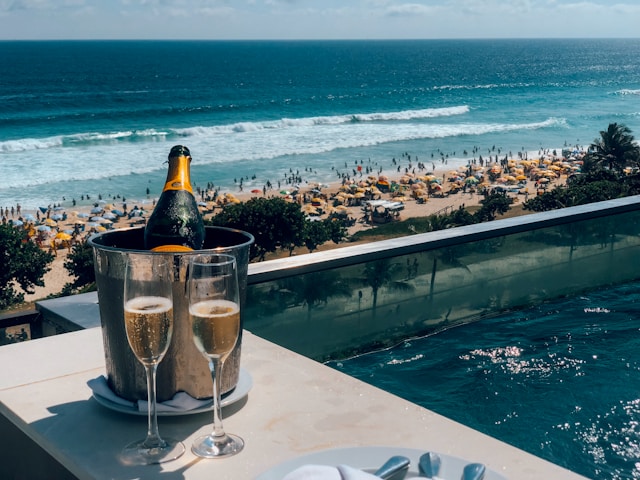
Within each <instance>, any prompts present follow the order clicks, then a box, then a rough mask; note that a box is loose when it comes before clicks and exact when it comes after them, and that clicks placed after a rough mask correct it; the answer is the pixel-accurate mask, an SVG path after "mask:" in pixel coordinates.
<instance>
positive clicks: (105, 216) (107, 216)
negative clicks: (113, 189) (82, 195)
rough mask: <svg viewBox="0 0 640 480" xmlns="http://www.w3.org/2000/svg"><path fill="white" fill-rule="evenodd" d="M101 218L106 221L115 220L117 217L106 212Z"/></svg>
mask: <svg viewBox="0 0 640 480" xmlns="http://www.w3.org/2000/svg"><path fill="white" fill-rule="evenodd" d="M102 218H106V219H107V220H115V219H116V218H118V216H117V215H116V214H115V213H112V212H107V213H104V214H103V215H102Z"/></svg>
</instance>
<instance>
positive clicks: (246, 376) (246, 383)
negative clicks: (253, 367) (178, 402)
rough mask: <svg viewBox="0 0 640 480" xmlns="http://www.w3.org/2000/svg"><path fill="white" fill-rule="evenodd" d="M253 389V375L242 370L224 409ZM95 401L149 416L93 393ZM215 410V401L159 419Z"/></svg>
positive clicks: (164, 414) (224, 399) (161, 414)
mask: <svg viewBox="0 0 640 480" xmlns="http://www.w3.org/2000/svg"><path fill="white" fill-rule="evenodd" d="M251 387H253V379H252V378H251V374H250V373H249V372H247V371H246V370H245V369H243V368H241V369H240V373H239V375H238V383H237V384H236V388H234V389H233V390H232V391H231V392H229V393H227V394H225V395H224V396H223V397H222V407H226V406H228V405H232V404H234V403H236V402H238V401H239V400H242V399H243V398H244V397H246V396H247V394H248V393H249V390H251ZM92 396H93V399H94V400H95V401H96V402H98V403H99V404H100V405H102V406H103V407H106V408H108V409H109V410H114V411H116V412H120V413H127V414H129V415H144V416H146V415H147V412H146V411H140V410H138V408H137V407H134V406H128V405H122V404H119V403H116V402H112V401H111V400H109V399H108V398H105V397H103V396H101V395H98V394H96V393H95V392H93V394H92ZM212 410H213V401H210V402H207V403H206V404H205V405H203V406H202V407H199V408H194V409H192V410H185V411H166V410H165V411H161V410H158V416H159V417H175V416H181V415H195V414H198V413H203V412H210V411H212Z"/></svg>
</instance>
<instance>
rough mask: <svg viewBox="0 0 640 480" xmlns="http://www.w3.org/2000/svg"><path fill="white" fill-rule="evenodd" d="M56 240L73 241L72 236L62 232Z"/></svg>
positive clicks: (57, 235)
mask: <svg viewBox="0 0 640 480" xmlns="http://www.w3.org/2000/svg"><path fill="white" fill-rule="evenodd" d="M56 238H57V239H58V240H71V235H69V234H68V233H65V232H60V233H57V234H56Z"/></svg>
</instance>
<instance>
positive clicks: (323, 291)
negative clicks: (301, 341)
mask: <svg viewBox="0 0 640 480" xmlns="http://www.w3.org/2000/svg"><path fill="white" fill-rule="evenodd" d="M278 283H279V286H280V288H281V289H285V290H287V291H290V292H291V295H292V299H293V303H295V304H302V305H306V306H307V321H308V322H309V321H311V312H312V310H313V309H314V308H315V307H316V306H318V305H322V304H327V303H328V301H329V299H330V298H332V297H343V298H349V297H351V290H350V288H349V285H348V284H347V283H346V282H344V281H343V280H342V279H341V278H340V274H339V273H338V272H336V271H333V270H325V271H321V272H311V273H307V274H305V275H298V276H296V277H290V278H287V279H285V280H282V281H280V282H278Z"/></svg>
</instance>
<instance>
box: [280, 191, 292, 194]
mask: <svg viewBox="0 0 640 480" xmlns="http://www.w3.org/2000/svg"><path fill="white" fill-rule="evenodd" d="M280 194H281V195H290V194H291V192H290V191H289V190H280Z"/></svg>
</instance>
